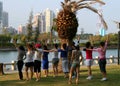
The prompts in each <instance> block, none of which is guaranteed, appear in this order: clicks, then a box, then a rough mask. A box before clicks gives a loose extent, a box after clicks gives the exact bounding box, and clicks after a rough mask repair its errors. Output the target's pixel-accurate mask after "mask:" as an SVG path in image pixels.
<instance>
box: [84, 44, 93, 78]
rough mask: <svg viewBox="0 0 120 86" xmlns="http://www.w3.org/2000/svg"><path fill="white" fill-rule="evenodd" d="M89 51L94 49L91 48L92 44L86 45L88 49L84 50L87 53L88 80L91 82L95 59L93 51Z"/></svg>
mask: <svg viewBox="0 0 120 86" xmlns="http://www.w3.org/2000/svg"><path fill="white" fill-rule="evenodd" d="M89 49H93V47H92V46H91V43H90V42H87V43H86V48H84V49H83V51H85V52H86V61H85V63H86V66H87V68H88V77H87V78H86V79H88V80H91V79H92V70H91V66H92V64H93V59H92V50H89Z"/></svg>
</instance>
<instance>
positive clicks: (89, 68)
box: [87, 66, 92, 76]
mask: <svg viewBox="0 0 120 86" xmlns="http://www.w3.org/2000/svg"><path fill="white" fill-rule="evenodd" d="M87 68H88V76H92V71H91V66H87Z"/></svg>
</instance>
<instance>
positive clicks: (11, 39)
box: [0, 33, 118, 46]
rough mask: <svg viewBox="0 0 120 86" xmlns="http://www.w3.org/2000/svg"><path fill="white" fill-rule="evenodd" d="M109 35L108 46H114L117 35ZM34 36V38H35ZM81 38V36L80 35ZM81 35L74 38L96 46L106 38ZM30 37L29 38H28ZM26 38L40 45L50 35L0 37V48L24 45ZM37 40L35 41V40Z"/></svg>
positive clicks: (116, 41) (54, 37) (53, 37)
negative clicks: (8, 45) (10, 45)
mask: <svg viewBox="0 0 120 86" xmlns="http://www.w3.org/2000/svg"><path fill="white" fill-rule="evenodd" d="M108 35H109V39H110V42H109V43H110V44H114V45H116V44H117V43H118V34H108ZM35 36H36V38H35ZM82 36H83V35H82ZM82 36H81V35H77V36H76V37H77V38H78V37H80V39H83V38H84V39H86V40H88V41H90V42H91V43H92V44H98V43H99V42H100V41H105V39H106V37H107V35H106V36H100V35H92V34H89V35H88V34H86V35H85V34H84V36H83V38H82ZM29 37H30V38H29ZM28 38H29V39H30V40H29V42H30V41H32V42H41V43H43V44H44V43H46V41H47V40H49V41H50V39H51V37H50V33H42V34H39V33H37V35H36V33H35V34H34V35H33V34H32V35H31V36H27V35H23V34H21V35H20V34H19V35H18V34H17V35H6V34H5V35H2V34H1V35H0V44H1V46H4V44H9V43H10V44H13V43H14V42H17V43H21V44H26V42H28ZM36 39H37V40H36ZM52 39H58V37H56V36H52Z"/></svg>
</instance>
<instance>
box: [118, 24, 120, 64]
mask: <svg viewBox="0 0 120 86" xmlns="http://www.w3.org/2000/svg"><path fill="white" fill-rule="evenodd" d="M118 29H119V31H118V65H119V64H120V61H119V60H120V23H118Z"/></svg>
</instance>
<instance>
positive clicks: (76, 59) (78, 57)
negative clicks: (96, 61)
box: [69, 45, 83, 84]
mask: <svg viewBox="0 0 120 86" xmlns="http://www.w3.org/2000/svg"><path fill="white" fill-rule="evenodd" d="M82 59H83V56H82V53H81V51H80V48H79V45H77V46H76V48H75V50H73V51H72V65H71V68H70V74H69V84H71V83H72V74H73V72H74V71H75V70H76V84H78V81H79V71H80V62H81V61H82Z"/></svg>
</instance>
